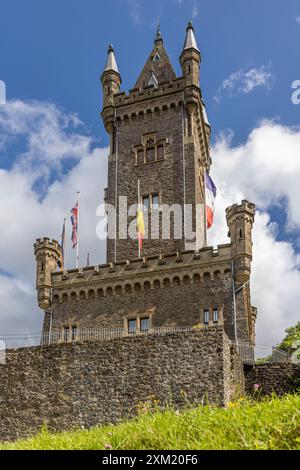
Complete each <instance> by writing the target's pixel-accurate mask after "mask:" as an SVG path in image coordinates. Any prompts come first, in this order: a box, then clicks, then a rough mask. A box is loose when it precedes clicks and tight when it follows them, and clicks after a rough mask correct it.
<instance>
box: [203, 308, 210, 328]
mask: <svg viewBox="0 0 300 470" xmlns="http://www.w3.org/2000/svg"><path fill="white" fill-rule="evenodd" d="M208 324H209V310H204V325H208Z"/></svg>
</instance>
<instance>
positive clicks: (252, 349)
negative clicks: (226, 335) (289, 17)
mask: <svg viewBox="0 0 300 470" xmlns="http://www.w3.org/2000/svg"><path fill="white" fill-rule="evenodd" d="M233 344H235V343H233ZM237 350H238V353H239V355H240V358H241V361H242V362H243V364H249V365H254V364H256V363H257V362H273V363H274V362H291V358H290V355H289V353H287V352H286V351H283V350H282V349H279V348H276V347H271V346H266V345H261V344H258V345H256V346H253V345H251V344H249V343H243V342H242V343H241V342H239V343H238V345H237Z"/></svg>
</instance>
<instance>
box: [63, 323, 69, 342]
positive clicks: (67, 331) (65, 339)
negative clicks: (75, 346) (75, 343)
mask: <svg viewBox="0 0 300 470" xmlns="http://www.w3.org/2000/svg"><path fill="white" fill-rule="evenodd" d="M68 341H69V327H68V326H65V327H64V342H65V343H67V342H68Z"/></svg>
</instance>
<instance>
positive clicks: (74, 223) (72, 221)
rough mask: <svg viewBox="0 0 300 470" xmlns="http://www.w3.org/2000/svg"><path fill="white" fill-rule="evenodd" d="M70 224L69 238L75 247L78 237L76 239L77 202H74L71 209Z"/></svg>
mask: <svg viewBox="0 0 300 470" xmlns="http://www.w3.org/2000/svg"><path fill="white" fill-rule="evenodd" d="M71 214H72V215H71V224H72V235H71V240H72V243H73V248H75V247H76V245H77V242H78V239H77V228H78V202H77V203H76V205H75V207H73V209H71Z"/></svg>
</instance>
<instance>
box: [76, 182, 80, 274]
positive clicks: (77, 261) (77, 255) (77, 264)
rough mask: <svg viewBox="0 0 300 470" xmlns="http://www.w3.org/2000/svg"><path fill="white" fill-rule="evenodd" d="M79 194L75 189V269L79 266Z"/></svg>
mask: <svg viewBox="0 0 300 470" xmlns="http://www.w3.org/2000/svg"><path fill="white" fill-rule="evenodd" d="M79 194H80V192H79V191H77V245H76V269H78V268H79V230H78V228H79Z"/></svg>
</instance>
